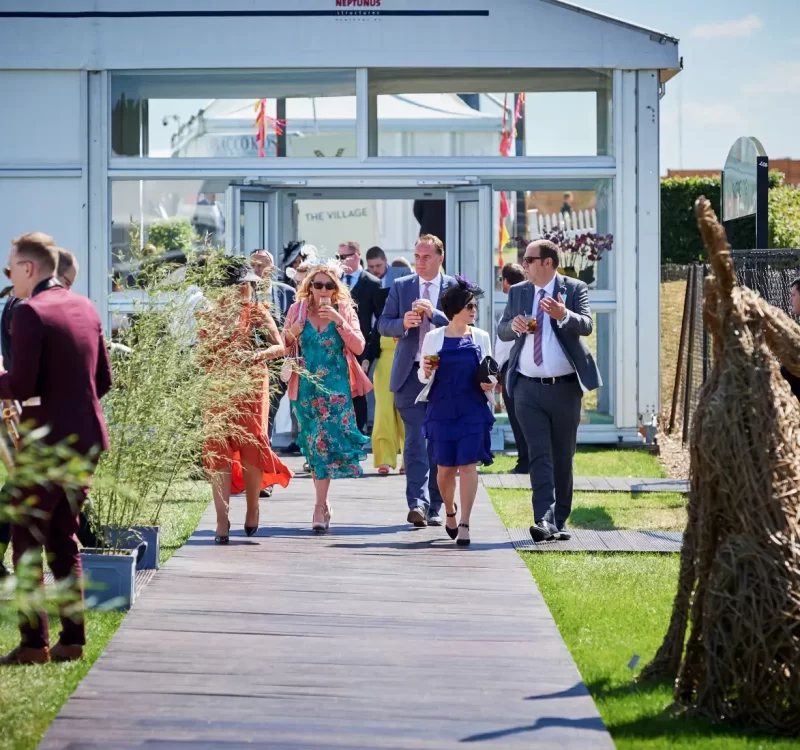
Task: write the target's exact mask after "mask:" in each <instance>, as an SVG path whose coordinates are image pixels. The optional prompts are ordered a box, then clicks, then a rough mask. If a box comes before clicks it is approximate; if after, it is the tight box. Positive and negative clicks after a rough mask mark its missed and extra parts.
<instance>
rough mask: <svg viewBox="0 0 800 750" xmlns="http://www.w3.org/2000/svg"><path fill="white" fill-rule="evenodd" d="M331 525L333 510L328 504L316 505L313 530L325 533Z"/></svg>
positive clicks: (312, 523) (312, 524) (312, 522)
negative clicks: (331, 510)
mask: <svg viewBox="0 0 800 750" xmlns="http://www.w3.org/2000/svg"><path fill="white" fill-rule="evenodd" d="M330 526H331V512H330V510H329V508H328V506H327V505H315V506H314V517H313V519H312V521H311V530H312V531H313V532H314V533H316V534H324V533H325V532H326V531H328V529H329V528H330Z"/></svg>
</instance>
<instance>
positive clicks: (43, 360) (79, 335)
mask: <svg viewBox="0 0 800 750" xmlns="http://www.w3.org/2000/svg"><path fill="white" fill-rule="evenodd" d="M8 267H9V278H10V279H11V282H12V283H13V284H14V292H15V295H16V296H17V297H19V298H20V299H25V300H26V301H25V302H22V303H20V304H19V305H18V306H17V308H16V310H15V311H14V317H13V320H12V322H11V353H12V361H11V369H10V370H9V371H8V372H5V373H3V374H2V375H0V398H4V399H15V400H17V401H22V402H25V401H29V400H31V399H34V398H37V399H39V400H40V402H41V403H40V405H39V407H38V409H37V412H36V418H35V420H34V421H35V422H36V424H37V426H46V427H48V428H49V431H48V433H47V435H46V436H45V437H44V438H43V439H44V441H45V442H46V443H47V444H49V445H55V444H58V443H62V442H64V441H66V440H67V439H71V440H72V442H71V443H70V445H71V447H72V449H73V450H75V451H77V452H78V453H79V454H81V455H83V456H85V457H87V458H88V459H89V460H92V461H96V459H97V452H98V451H99V450H103V449H106V448H108V436H107V434H106V426H105V421H104V419H103V413H102V410H101V408H100V400H99V399H100V398H101V397H102V396H103V395H105V394H106V393H107V392H108V391H109V389H110V388H111V367H110V364H109V361H108V353H107V351H106V346H105V339H104V337H103V327H102V325H101V323H100V318H99V316H98V315H97V311H96V310H95V308H94V306H93V305H92V303H91V302H90V301H89V300H88V299H86V298H85V297H79V296H78V295H76V294H73V293H72V292H70V291H68V290H67V289H65V288H64V287H63V286H61V284H60V283H59V282H58V281H57V280H56V278H55V274H56V270H57V267H58V252H57V250H56V248H55V247H54V245H53V242H52V239H51V238H50V237H48V236H47V235H42V234H39V233H34V234H27V235H23V236H22V237H19V238H17V239H16V240H14V242H13V245H12V250H11V255H10V257H9V262H8ZM25 494H26V497H27V496H28V495H32V496H33V497H34V498H35V506H34V507H35V510H37V511H40V513H37V514H32V515H29V516H28V517H26V518H25V520H24V524H21V525H16V524H15V525H14V526H12V541H13V544H14V565H15V566H16V565H17V564H18V562H19V560H20V558H21V557H22V556H23V555H24V554H25V553H26V552H29V551H30V552H33V553H34V554H35V553H36V552H38V553H39V554H41V549H42V547H43V546H44V548H45V549H46V550H47V554H48V562H49V564H50V569H51V570H52V571H53V575H54V576H55V578H56V579H57V580H63V579H67V578H71V579H73V581H74V583H73V590H74V594H75V597H76V599H77V600H78V601H79V602H82V599H83V587H82V584H81V560H80V555H79V553H78V540H77V539H76V537H75V534H76V532H77V530H78V525H79V512H80V507H81V505H82V504H83V501H84V500H85V497H86V490H85V489H84V490H83V491H82V492H81V493H79V494H78V496H77V497H76V495H75V494H71V495H70V496H68V495H67V493H66V492H65V491H64V489H63V488H60V487H57V486H53V485H38V486H36V487H33V488H31V491H30V492H26V493H25ZM39 573H40V574H41V568H40V569H39ZM40 585H41V580H40ZM71 609H74V608H73V607H71ZM61 625H62V630H61V637H60V639H59V642H58V643H57V644H56V645H55V646H54V647H53V649H52V650H50V649H49V634H48V623H47V614H46V613H45V612H39V613H38V614H37V616H36V617H35V618H33V619H32V620H29V619H28V618H25V619H23V620H22V621H21V622H20V633H21V636H22V638H21V644H20V645H19V646H18V647H17V648H15V649H14V650H13V651H11V653H9V654H7V655H6V656H5V657H3V658H0V665H7V664H41V663H44V662H46V661H48V660H49V659H50V658H52V659H54V660H58V661H71V660H74V659H79V658H81V657H82V655H83V646H84V644H85V642H86V635H85V631H84V624H83V615H82V613H80V612H73V613H72V614H69V613H67V612H66V611H64V612H62V617H61Z"/></svg>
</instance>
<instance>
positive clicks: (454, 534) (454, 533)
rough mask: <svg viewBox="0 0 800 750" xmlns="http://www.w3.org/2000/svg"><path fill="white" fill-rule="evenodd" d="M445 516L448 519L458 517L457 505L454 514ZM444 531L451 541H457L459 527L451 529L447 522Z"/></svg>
mask: <svg viewBox="0 0 800 750" xmlns="http://www.w3.org/2000/svg"><path fill="white" fill-rule="evenodd" d="M445 515H446V516H447V517H448V518H455V517H456V516H457V515H458V505H456V507H455V509H454V510H453V512H452V513H446V514H445ZM444 530H445V531H446V532H447V536H449V537H450V538H451V539H455V538H456V537H457V536H458V526H456V527H455V528H454V529H451V528H450V527H449V526H448V525H447V522H445V524H444Z"/></svg>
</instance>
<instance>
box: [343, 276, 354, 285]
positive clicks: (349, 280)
mask: <svg viewBox="0 0 800 750" xmlns="http://www.w3.org/2000/svg"><path fill="white" fill-rule="evenodd" d="M344 283H345V284H347V286H348V287H352V286H353V277H352V276H351V275H350V274H349V273H348V274H347V275H346V276H345V277H344Z"/></svg>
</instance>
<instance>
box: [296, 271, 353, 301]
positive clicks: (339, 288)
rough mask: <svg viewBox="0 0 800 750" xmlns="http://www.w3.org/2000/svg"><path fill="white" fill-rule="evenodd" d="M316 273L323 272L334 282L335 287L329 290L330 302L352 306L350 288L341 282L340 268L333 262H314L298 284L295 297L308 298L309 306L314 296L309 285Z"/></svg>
mask: <svg viewBox="0 0 800 750" xmlns="http://www.w3.org/2000/svg"><path fill="white" fill-rule="evenodd" d="M318 273H324V274H325V275H326V276H327V277H328V278H329V279H330V280H331V281H332V282H333V283H334V284H336V289H334V290H333V292H331V303H332V304H334V305H342V306H348V305H349V306H350V307H352V306H353V298H352V297H351V296H350V289H349V288H348V287H347V285H346V284H344V283H343V282H342V269H341V267H340V266H339V265H338V264H333V263H330V264H329V263H316V264H314V265H313V266H311V267H310V268H309V269H308V273H307V274H306V277H305V278H304V279H303V282H302V283H301V284H300V288H299V289H298V290H297V299H299V300H308V306H309V308H310V307H311V306H312V304H313V302H314V296H313V294H312V293H311V285H312V284H313V283H314V277H315V276H316V275H317V274H318Z"/></svg>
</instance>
